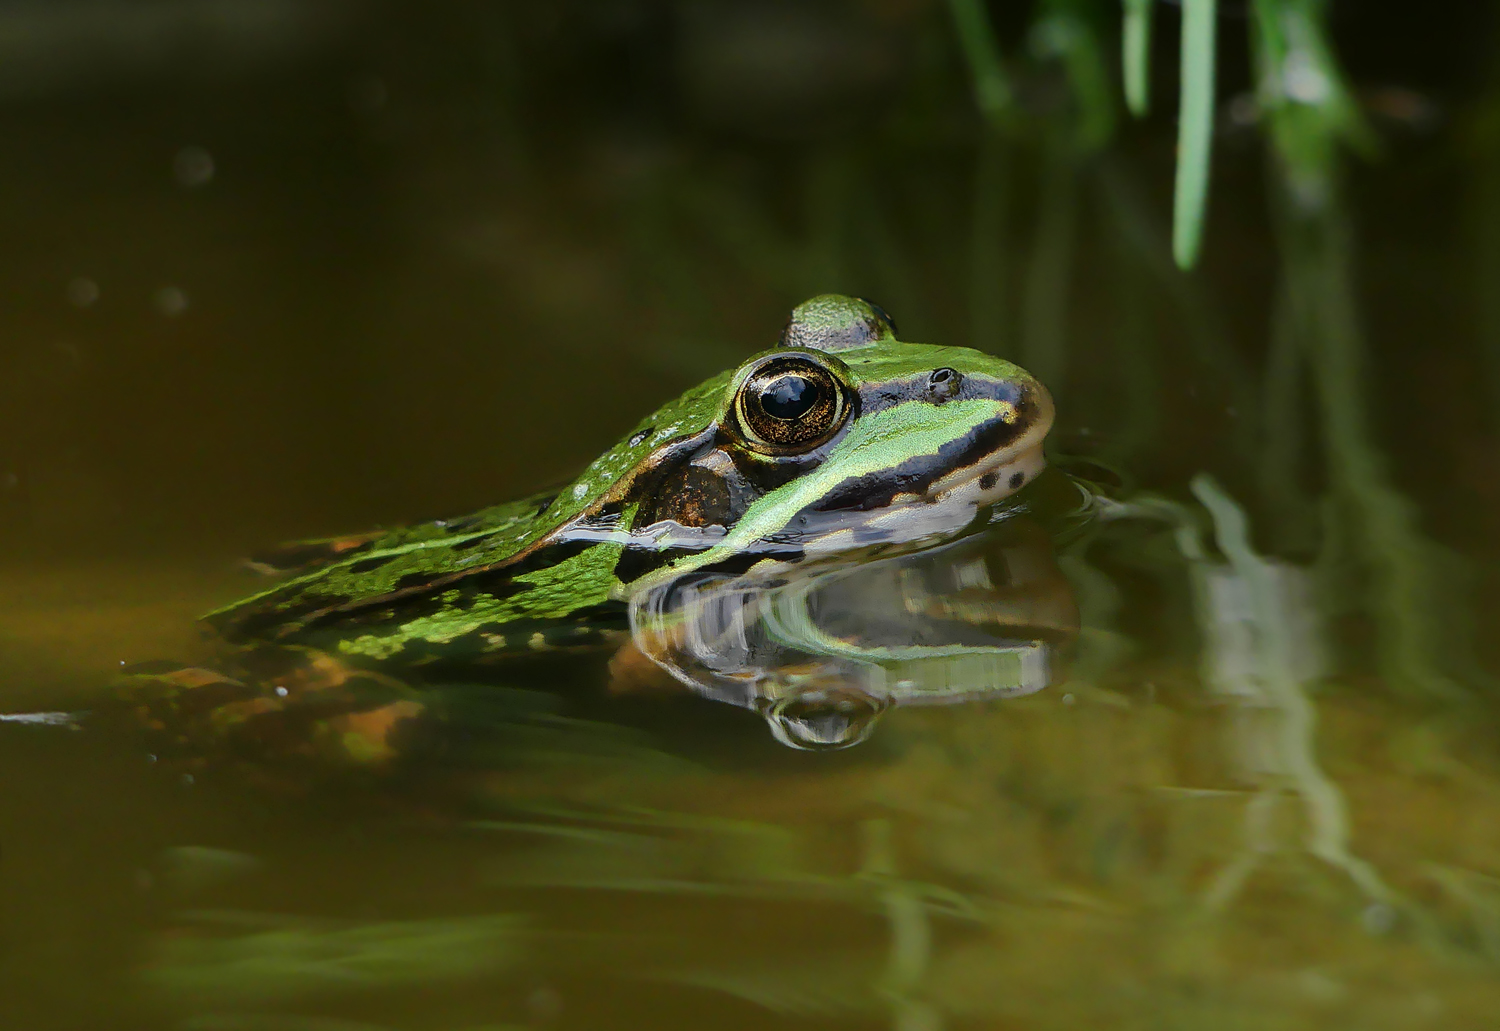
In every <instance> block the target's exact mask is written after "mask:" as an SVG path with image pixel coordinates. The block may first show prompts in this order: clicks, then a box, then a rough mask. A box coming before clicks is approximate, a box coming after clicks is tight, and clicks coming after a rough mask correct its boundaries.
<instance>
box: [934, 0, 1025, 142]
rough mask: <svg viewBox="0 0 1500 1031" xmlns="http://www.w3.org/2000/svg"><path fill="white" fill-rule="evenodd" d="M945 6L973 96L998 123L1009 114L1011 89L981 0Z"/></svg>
mask: <svg viewBox="0 0 1500 1031" xmlns="http://www.w3.org/2000/svg"><path fill="white" fill-rule="evenodd" d="M948 10H949V11H950V12H951V13H952V15H953V25H954V28H955V29H957V30H958V42H959V45H960V46H962V47H963V51H964V59H965V60H966V61H968V63H969V72H970V74H971V75H972V76H973V77H974V99H975V101H976V102H977V103H978V105H979V110H980V111H981V112H982V113H983V114H984V116H985V117H986V118H988V119H989V120H990V121H991V122H993V123H995V124H996V125H999V124H1001V123H1002V122H1004V121H1005V120H1006V118H1008V117H1009V115H1010V109H1011V102H1012V93H1011V88H1010V79H1009V78H1007V77H1006V74H1005V65H1004V64H1003V63H1002V62H1001V60H1000V47H999V45H998V44H997V43H996V42H995V29H994V27H993V26H992V25H991V24H990V16H989V12H987V11H986V10H985V9H984V0H948Z"/></svg>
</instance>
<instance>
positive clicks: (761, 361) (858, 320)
mask: <svg viewBox="0 0 1500 1031" xmlns="http://www.w3.org/2000/svg"><path fill="white" fill-rule="evenodd" d="M1052 418H1053V407H1052V398H1051V397H1050V396H1049V395H1048V393H1047V389H1046V388H1045V387H1043V386H1042V385H1041V383H1039V382H1037V380H1036V379H1035V378H1033V377H1032V376H1031V375H1030V374H1029V373H1028V372H1026V371H1025V370H1024V369H1021V368H1020V367H1018V366H1016V365H1013V364H1011V363H1010V362H1007V361H1005V360H1003V359H1001V358H995V357H993V356H991V355H987V354H984V353H982V352H979V351H974V350H971V349H969V348H967V347H937V346H932V345H928V344H908V343H903V342H901V341H899V340H897V339H896V328H895V325H894V323H893V322H892V321H891V319H890V317H889V316H888V315H886V314H885V312H884V311H882V310H881V309H880V308H879V307H877V306H876V305H873V304H871V303H869V302H868V301H864V300H860V299H858V298H853V297H843V296H839V295H836V294H826V295H824V296H821V297H815V298H813V299H812V300H810V301H807V302H806V303H804V304H802V305H800V306H798V307H797V309H796V310H795V311H793V312H792V317H791V319H790V320H789V321H788V322H787V326H786V329H785V330H784V331H783V332H782V346H781V347H779V348H776V349H775V350H772V351H768V352H765V353H763V354H759V355H756V356H755V357H754V358H752V359H751V360H750V361H748V362H746V363H745V364H744V365H742V366H741V367H740V368H739V369H738V370H737V371H736V372H735V374H734V377H733V379H732V380H731V381H730V384H729V388H728V390H727V391H726V396H725V399H724V403H723V409H722V411H721V414H720V417H719V425H720V427H721V433H722V435H723V436H724V437H727V438H728V439H727V440H726V441H725V446H726V449H727V450H729V451H730V452H731V453H732V454H733V455H734V457H735V459H736V465H738V466H739V467H740V468H741V470H743V471H744V472H745V473H746V474H747V475H748V476H750V477H751V478H752V479H754V480H757V481H760V482H761V483H763V484H766V485H768V486H769V485H770V484H772V483H775V482H776V481H778V480H781V479H783V478H786V479H787V480H788V481H790V479H791V477H792V476H795V477H796V478H798V479H806V478H807V477H811V479H806V482H805V484H804V485H803V486H802V487H801V488H800V489H799V490H797V491H795V492H789V493H795V495H796V496H797V497H798V499H799V500H803V501H807V500H810V501H812V507H813V509H814V510H816V511H820V512H831V511H838V510H850V509H853V510H859V511H867V512H868V511H874V510H876V509H885V508H896V507H900V506H902V505H907V504H912V505H916V504H925V503H931V502H934V501H938V500H942V499H943V498H945V497H948V496H950V495H953V494H955V493H956V492H962V493H964V494H965V495H966V496H968V497H969V498H970V499H971V500H974V501H980V502H987V501H995V500H998V499H1000V498H1003V497H1005V496H1006V495H1008V494H1011V493H1014V492H1015V491H1016V490H1018V489H1020V487H1021V486H1023V485H1024V484H1026V483H1029V482H1030V481H1031V480H1032V479H1033V478H1034V477H1035V476H1036V474H1037V473H1038V472H1040V471H1041V470H1042V468H1043V466H1044V465H1045V460H1044V458H1043V457H1042V440H1043V438H1045V437H1046V435H1047V431H1048V430H1049V429H1050V428H1051V426H1052ZM786 500H791V498H788V499H786Z"/></svg>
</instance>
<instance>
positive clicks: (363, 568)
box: [349, 558, 390, 573]
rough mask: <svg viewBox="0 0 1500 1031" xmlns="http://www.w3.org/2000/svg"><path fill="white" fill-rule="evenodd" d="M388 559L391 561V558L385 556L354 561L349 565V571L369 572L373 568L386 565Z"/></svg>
mask: <svg viewBox="0 0 1500 1031" xmlns="http://www.w3.org/2000/svg"><path fill="white" fill-rule="evenodd" d="M388 561H390V560H389V559H385V558H367V559H362V560H361V561H359V562H355V563H352V564H351V565H350V566H349V572H351V573H369V572H371V571H373V570H376V569H379V568H380V567H381V566H383V565H385V564H386V563H387V562H388Z"/></svg>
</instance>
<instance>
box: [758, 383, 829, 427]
mask: <svg viewBox="0 0 1500 1031" xmlns="http://www.w3.org/2000/svg"><path fill="white" fill-rule="evenodd" d="M820 393H821V391H820V389H819V387H818V384H817V383H814V382H813V381H812V380H809V379H804V378H803V377H801V376H798V375H796V374H788V375H785V376H782V377H780V378H779V379H776V380H773V381H772V382H771V384H770V385H769V386H767V387H766V389H765V390H763V391H761V395H760V406H761V408H763V409H765V412H766V414H767V415H769V416H770V417H771V418H773V419H786V420H788V421H790V420H792V419H800V418H802V417H803V416H804V415H806V414H807V413H808V412H810V411H811V410H812V407H813V405H815V404H817V403H818V399H819V395H820Z"/></svg>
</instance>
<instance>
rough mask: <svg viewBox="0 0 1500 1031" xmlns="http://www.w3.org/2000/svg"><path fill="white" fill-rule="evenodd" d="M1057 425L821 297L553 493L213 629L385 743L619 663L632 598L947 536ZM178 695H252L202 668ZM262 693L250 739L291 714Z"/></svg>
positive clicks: (387, 539)
mask: <svg viewBox="0 0 1500 1031" xmlns="http://www.w3.org/2000/svg"><path fill="white" fill-rule="evenodd" d="M1054 416H1055V409H1054V404H1053V401H1052V397H1051V395H1050V394H1049V392H1048V390H1047V388H1046V387H1045V386H1044V385H1043V384H1042V383H1041V382H1039V381H1038V380H1037V379H1036V378H1035V377H1033V376H1032V375H1031V374H1030V373H1028V372H1026V371H1025V370H1024V369H1022V368H1021V367H1019V366H1018V365H1016V364H1014V363H1012V362H1010V361H1008V360H1006V359H1003V358H1000V357H996V356H994V355H990V354H986V353H984V352H981V351H978V350H974V349H971V348H967V347H961V346H951V345H940V344H925V343H914V342H907V341H903V340H901V339H900V338H899V337H898V334H897V329H896V324H895V322H894V321H893V320H892V319H891V317H890V316H889V315H888V314H887V313H886V312H885V311H884V309H882V308H881V307H880V306H879V305H877V304H875V303H873V302H870V301H868V300H864V299H861V298H858V297H852V296H845V295H839V294H824V295H820V296H816V297H813V298H811V299H810V300H807V301H805V302H804V303H802V304H800V305H798V306H797V307H796V308H795V309H794V310H793V311H792V312H791V315H790V317H789V318H788V319H787V321H786V323H785V325H784V327H783V329H782V331H781V334H780V337H779V339H778V341H777V343H776V345H775V346H774V347H772V348H770V349H768V350H764V351H761V352H759V353H757V354H754V355H752V356H751V357H749V358H748V359H747V360H745V361H744V362H742V363H741V364H739V365H738V366H737V367H736V368H733V369H730V370H727V371H725V372H723V373H720V374H719V375H716V376H714V377H712V378H710V379H708V380H706V381H704V382H702V383H700V384H698V385H697V386H694V387H692V388H690V389H688V390H687V391H686V392H684V393H683V394H681V395H680V396H678V397H676V398H674V399H672V400H669V401H667V402H666V403H665V404H663V405H662V406H661V407H659V408H658V409H656V411H654V412H652V413H651V414H649V415H647V416H646V417H645V418H643V419H641V420H640V421H639V422H638V423H637V424H636V425H635V426H634V427H632V428H631V430H630V431H629V432H628V433H626V434H625V435H624V436H623V437H622V438H621V439H620V440H619V442H618V443H616V444H615V445H614V446H613V447H611V448H609V449H608V450H607V451H605V452H604V453H603V454H601V455H600V456H599V457H598V458H597V459H595V460H594V461H593V462H592V463H590V464H589V465H588V466H587V467H586V468H585V469H584V470H583V472H582V473H580V474H579V475H578V476H576V477H575V478H574V479H573V480H572V481H571V482H569V483H567V484H566V485H565V486H563V487H562V488H561V489H559V490H555V491H547V492H544V493H537V494H532V495H529V496H526V497H523V498H520V499H518V500H514V501H509V502H505V503H501V504H497V505H494V506H491V507H488V508H485V509H482V510H480V511H478V512H475V513H472V514H470V515H466V516H463V517H460V518H454V519H439V520H431V521H428V522H424V523H419V524H415V525H411V526H406V527H401V528H396V529H391V530H384V531H377V532H371V533H364V534H356V535H350V536H342V537H335V538H328V539H324V540H317V541H307V542H299V543H297V544H294V545H289V546H285V547H283V548H280V549H278V550H275V551H273V552H271V553H267V554H265V555H262V556H260V557H259V558H258V565H259V567H260V568H261V569H262V570H264V571H268V572H273V573H275V574H277V575H279V576H281V577H282V578H281V579H280V580H279V581H278V582H277V583H275V584H274V585H272V586H270V587H268V588H266V589H264V590H262V591H260V592H258V593H255V594H253V595H251V596H249V597H246V598H243V599H239V600H236V601H233V602H231V603H230V604H228V605H225V606H223V607H221V608H218V609H216V610H214V611H212V612H210V613H208V614H207V615H206V616H204V617H203V623H204V624H205V626H206V627H207V628H208V630H209V631H210V633H211V634H212V636H213V637H214V638H215V639H216V641H217V642H218V643H219V644H220V646H222V647H226V648H228V649H232V650H235V651H236V652H237V653H238V654H239V655H240V656H242V657H243V656H255V657H258V658H255V659H253V660H251V661H244V662H242V663H241V665H242V666H246V667H257V668H258V672H257V673H256V674H255V677H254V679H255V680H257V681H258V682H261V683H263V682H265V681H267V680H272V681H278V683H277V684H276V687H275V690H276V692H278V696H279V697H282V698H285V697H286V696H287V695H289V694H291V692H292V689H291V688H289V687H288V686H287V682H290V681H297V682H298V683H300V684H302V685H303V687H304V688H307V687H308V685H312V686H313V687H316V688H317V689H318V690H324V689H326V688H327V687H328V686H329V685H330V684H336V685H347V684H348V683H352V682H355V681H358V682H359V683H362V684H364V685H366V687H368V686H369V685H371V684H374V685H379V687H380V690H379V691H377V692H376V694H377V695H379V696H381V697H387V698H396V699H397V700H396V701H394V702H389V703H387V705H385V706H384V707H380V706H377V707H375V708H374V709H365V710H361V711H362V712H364V713H365V714H366V716H367V718H366V720H365V722H366V723H371V722H372V720H373V723H374V724H376V725H377V726H376V729H377V730H380V731H381V732H383V731H384V730H387V729H389V726H390V725H394V724H395V723H399V722H400V721H401V720H402V719H403V718H405V717H408V716H410V715H412V714H413V712H414V711H419V710H420V709H421V707H422V701H421V695H420V692H416V693H413V692H410V691H408V692H405V693H403V691H402V690H401V689H398V688H397V687H396V685H407V684H410V683H413V682H419V681H420V680H421V679H422V678H423V677H424V676H428V677H436V676H439V675H451V673H452V671H453V670H455V669H462V670H468V669H473V668H478V667H488V666H492V665H495V664H500V663H504V662H506V661H509V660H513V659H517V658H519V657H522V656H535V655H537V654H538V653H551V652H555V651H577V650H589V649H605V650H610V649H614V650H620V649H623V648H627V647H628V646H629V641H630V636H631V635H630V625H629V611H630V602H631V599H632V598H639V597H640V596H642V595H643V593H645V592H650V591H653V590H655V591H660V590H661V589H662V587H663V585H667V584H671V583H674V582H680V581H682V580H683V579H684V578H691V577H712V576H736V575H743V574H746V573H747V572H750V571H752V570H754V571H760V572H761V573H765V572H767V571H770V572H774V571H775V570H782V569H795V568H797V567H798V566H799V565H801V564H806V563H815V562H817V561H819V560H820V559H822V558H826V557H827V556H829V555H837V554H840V553H846V552H849V551H851V550H853V549H865V550H866V551H868V550H869V549H872V548H874V549H877V550H878V549H879V548H881V547H894V546H911V545H912V544H913V543H914V542H915V543H916V544H919V545H920V544H922V543H923V542H933V541H939V540H942V539H945V538H948V537H952V536H953V535H955V534H957V533H960V532H961V531H962V530H963V529H964V528H965V527H967V526H971V525H973V524H974V522H975V520H976V519H977V518H980V514H981V513H983V512H986V511H988V510H990V509H991V508H992V507H993V506H996V505H1002V504H1004V503H1005V502H1006V501H1007V499H1010V498H1013V497H1014V496H1016V495H1017V494H1018V492H1021V491H1023V490H1024V489H1025V488H1026V487H1027V485H1029V484H1032V483H1033V482H1034V481H1036V480H1037V479H1038V477H1040V476H1041V475H1042V474H1043V472H1044V470H1045V469H1046V468H1047V459H1046V455H1045V452H1044V447H1043V445H1044V442H1045V441H1046V438H1047V435H1048V431H1049V430H1050V428H1051V426H1052V423H1053V420H1054ZM266 656H271V657H272V658H271V659H270V660H267V659H266ZM287 656H297V657H298V662H297V665H298V667H299V669H300V670H301V671H302V672H300V673H298V674H297V675H295V676H294V675H293V674H292V672H291V671H290V670H291V665H292V663H291V662H290V661H289V660H288V659H287V658H286V657H287ZM268 662H269V669H268ZM308 670H312V671H316V672H313V673H311V674H309V673H308V672H307V671H308ZM147 675H148V676H152V677H156V678H157V679H158V680H159V679H160V676H161V674H159V673H148V674H147ZM184 677H185V679H184ZM179 680H180V681H181V683H179V684H178V688H180V689H181V690H186V689H187V688H189V687H199V688H201V687H203V686H205V685H208V684H217V685H218V688H219V690H220V693H221V694H222V693H223V692H225V691H227V692H228V693H229V694H230V695H234V694H235V687H234V685H238V686H239V687H244V685H245V678H236V677H232V676H229V675H227V674H225V675H223V676H220V677H217V678H216V676H215V675H214V674H212V673H205V672H204V671H202V670H201V669H200V670H195V671H193V672H192V673H190V674H183V675H179ZM189 681H191V683H189ZM181 690H179V692H178V693H179V694H180V693H181ZM246 690H247V691H248V690H249V689H248V688H246ZM252 693H255V697H254V698H250V699H248V701H249V702H250V703H251V704H249V705H248V707H247V706H242V708H248V713H242V714H241V715H242V716H244V717H245V718H247V719H248V718H250V717H254V716H260V715H264V713H265V711H266V710H267V709H268V708H269V709H272V710H275V709H277V708H278V705H277V703H276V702H275V701H274V699H272V698H270V697H269V696H267V695H266V693H265V691H264V690H259V691H258V693H256V692H252ZM241 700H242V701H244V700H245V699H241ZM390 705H395V706H397V708H396V709H394V710H390V709H389V706H390ZM283 708H284V706H283ZM356 708H357V707H356ZM199 709H200V710H201V711H209V710H208V709H206V708H204V706H203V705H201V704H200V706H199ZM212 711H213V712H214V715H215V718H217V719H221V720H222V718H223V713H222V711H221V710H219V709H218V708H214V709H213V710H212ZM373 711H380V712H385V713H386V715H387V717H389V718H381V719H375V718H373V717H368V713H369V712H373ZM344 715H345V716H347V715H348V714H347V713H346V714H344ZM154 718H155V719H156V720H157V722H158V723H161V722H162V719H161V718H160V714H159V713H158V714H157V715H156V716H155V717H154ZM382 719H383V720H384V722H382ZM382 728H383V729H382ZM339 733H344V734H347V733H349V731H348V729H347V726H346V727H345V729H344V730H341V731H339ZM376 738H377V739H378V738H379V734H376ZM389 751H390V749H387V748H384V747H383V745H382V743H381V742H380V741H379V740H377V741H376V747H374V753H375V754H377V755H378V756H384V755H385V754H386V753H387V752H389Z"/></svg>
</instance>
